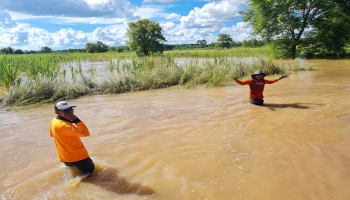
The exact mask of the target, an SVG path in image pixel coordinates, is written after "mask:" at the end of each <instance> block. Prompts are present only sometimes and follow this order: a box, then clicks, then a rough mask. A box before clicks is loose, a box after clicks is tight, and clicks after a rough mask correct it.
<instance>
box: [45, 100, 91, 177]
mask: <svg viewBox="0 0 350 200" xmlns="http://www.w3.org/2000/svg"><path fill="white" fill-rule="evenodd" d="M74 107H76V106H72V105H70V104H69V103H68V102H66V101H60V102H58V103H56V105H55V106H54V110H55V113H56V114H57V116H56V117H55V118H54V119H53V120H52V121H51V124H50V136H51V137H53V139H54V141H55V145H56V151H57V155H58V157H59V159H60V161H61V162H63V163H64V164H65V165H66V166H70V167H73V166H76V167H77V168H78V169H79V170H80V171H81V172H82V173H83V175H86V176H90V175H91V174H92V172H93V171H94V170H95V165H94V163H93V161H92V159H91V158H90V157H89V154H88V152H87V150H86V148H85V146H84V145H83V143H82V142H81V139H80V137H88V136H89V135H90V132H89V130H88V128H87V127H86V125H85V124H84V122H82V121H80V119H79V118H78V117H77V116H75V115H74Z"/></svg>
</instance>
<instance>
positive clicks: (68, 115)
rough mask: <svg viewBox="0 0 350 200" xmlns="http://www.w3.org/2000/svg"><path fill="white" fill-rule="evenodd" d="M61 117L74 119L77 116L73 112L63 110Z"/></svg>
mask: <svg viewBox="0 0 350 200" xmlns="http://www.w3.org/2000/svg"><path fill="white" fill-rule="evenodd" d="M63 117H64V118H66V119H68V120H69V121H74V120H75V119H77V118H78V117H77V116H75V115H74V114H73V113H67V112H64V113H63Z"/></svg>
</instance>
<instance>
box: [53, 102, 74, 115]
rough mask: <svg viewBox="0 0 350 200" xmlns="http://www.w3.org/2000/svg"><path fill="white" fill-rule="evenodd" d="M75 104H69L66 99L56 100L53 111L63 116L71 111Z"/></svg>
mask: <svg viewBox="0 0 350 200" xmlns="http://www.w3.org/2000/svg"><path fill="white" fill-rule="evenodd" d="M74 107H76V106H72V105H70V104H69V103H68V102H67V101H60V102H57V103H56V104H55V106H54V109H55V113H56V114H57V115H59V116H61V117H63V116H64V115H65V114H66V113H71V112H73V108H74Z"/></svg>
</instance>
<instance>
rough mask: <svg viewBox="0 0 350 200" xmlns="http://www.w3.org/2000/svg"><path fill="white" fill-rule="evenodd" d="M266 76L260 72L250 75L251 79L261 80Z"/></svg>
mask: <svg viewBox="0 0 350 200" xmlns="http://www.w3.org/2000/svg"><path fill="white" fill-rule="evenodd" d="M265 76H266V74H265V73H263V72H262V71H261V70H258V71H255V72H254V74H252V75H251V77H252V78H253V79H257V80H261V79H263V78H264V77H265Z"/></svg>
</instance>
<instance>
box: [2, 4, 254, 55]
mask: <svg viewBox="0 0 350 200" xmlns="http://www.w3.org/2000/svg"><path fill="white" fill-rule="evenodd" d="M247 9H249V5H248V4H247V2H246V0H1V3H0V49H1V48H4V47H12V48H13V49H22V50H23V51H25V50H35V51H37V50H40V49H41V48H42V47H44V46H48V47H50V48H51V49H52V50H66V49H70V48H71V49H81V48H84V47H85V44H86V43H95V42H97V41H102V42H103V43H105V44H107V45H109V46H127V45H126V43H125V40H127V39H128V37H127V35H126V31H127V28H128V23H129V22H135V21H137V20H140V19H144V18H146V19H148V20H150V21H156V22H158V23H159V25H160V26H161V27H162V29H163V36H164V37H165V38H166V40H167V41H166V42H165V44H173V45H176V44H195V43H196V42H197V40H206V42H207V44H210V43H212V42H216V41H217V38H218V35H219V34H222V33H223V34H229V35H230V36H231V38H232V39H233V40H234V41H243V40H244V39H251V38H253V37H252V36H251V35H250V33H251V32H252V28H251V27H250V26H249V25H248V23H247V22H242V16H241V15H240V14H239V12H240V11H246V10H247Z"/></svg>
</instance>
